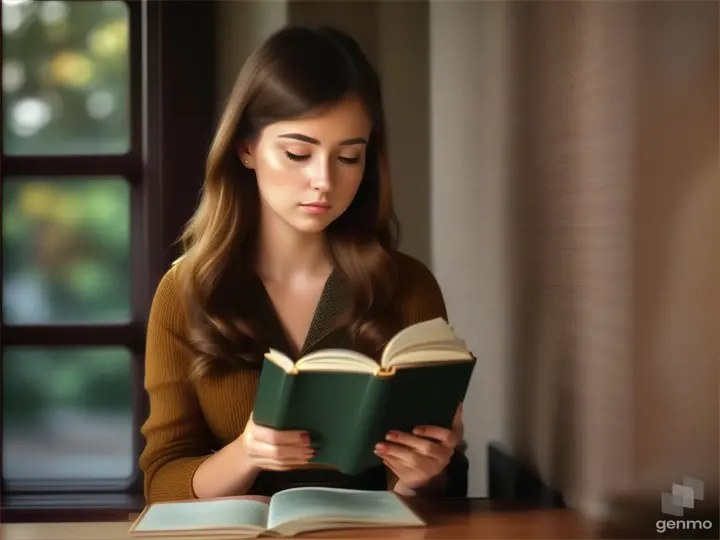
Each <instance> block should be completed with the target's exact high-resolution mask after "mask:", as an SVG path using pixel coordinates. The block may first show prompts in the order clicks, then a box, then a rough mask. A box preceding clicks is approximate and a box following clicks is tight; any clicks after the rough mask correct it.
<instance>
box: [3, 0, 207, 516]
mask: <svg viewBox="0 0 720 540" xmlns="http://www.w3.org/2000/svg"><path fill="white" fill-rule="evenodd" d="M125 2H126V4H127V5H128V9H129V16H130V40H129V44H130V49H129V51H130V79H131V81H130V85H131V90H130V96H131V102H132V104H131V128H130V129H131V132H130V143H131V144H130V151H129V152H128V153H127V154H125V155H107V156H57V157H55V156H52V157H49V156H48V157H45V156H38V157H35V156H5V155H4V153H0V173H1V174H2V177H3V178H4V177H6V176H12V177H22V176H37V175H51V176H53V177H55V176H63V175H72V176H73V177H76V178H77V177H81V176H97V175H121V176H124V177H125V178H126V180H127V181H128V182H129V184H130V186H131V208H132V214H131V233H130V235H131V244H130V249H131V321H130V322H127V323H121V324H100V325H72V326H60V325H58V326H55V325H32V326H30V325H22V326H17V325H6V324H4V323H3V325H2V330H1V331H0V338H1V340H2V345H3V346H5V345H36V346H42V347H52V346H92V345H119V346H124V347H127V348H128V349H129V350H130V351H131V354H132V360H131V370H132V378H133V391H134V392H133V418H134V422H133V425H134V433H133V436H134V440H133V448H134V451H135V456H136V457H137V456H139V454H140V452H141V451H142V448H143V446H144V440H143V439H142V436H141V434H140V431H139V428H140V426H141V425H142V422H144V420H145V418H146V417H147V411H148V404H147V397H146V395H145V391H144V387H143V377H144V352H145V330H146V323H147V316H148V312H149V309H150V305H151V302H152V297H153V294H154V292H155V287H156V286H157V283H158V282H159V281H160V279H161V278H162V275H163V274H164V272H165V271H166V270H167V268H169V266H170V264H171V262H172V261H173V260H174V259H175V258H177V256H178V255H179V250H178V246H177V245H176V240H177V238H178V236H179V234H180V233H181V231H182V228H183V227H184V224H185V223H186V221H187V219H188V218H189V217H190V215H191V214H192V211H193V209H194V207H195V205H196V203H197V194H198V190H199V189H200V187H201V185H202V176H203V173H204V166H205V157H206V153H207V148H208V145H209V143H210V140H211V138H212V132H213V129H214V123H215V122H214V112H215V84H214V79H215V74H216V71H215V54H216V53H215V41H214V35H215V31H214V30H215V2H206V1H189V2H154V1H148V0H125ZM0 17H1V15H0ZM0 105H2V96H1V95H0ZM1 108H2V107H0V109H1ZM188 111H192V114H188ZM0 114H4V110H3V111H2V112H0ZM0 118H1V117H0ZM1 145H2V142H1V141H0V150H2V146H1ZM57 181H58V182H62V178H58V180H57ZM0 257H2V255H1V254H0ZM1 263H2V259H1V258H0V264H1ZM0 294H1V291H0ZM1 309H2V304H1V303H0V314H1V313H2V311H1ZM1 366H2V356H1V349H0V388H1V387H2V386H1V385H2V369H1ZM1 407H2V404H1V403H0V408H1ZM0 412H1V410H0ZM1 449H2V414H0V522H3V521H4V522H12V521H15V522H17V521H58V520H60V521H69V520H70V521H84V520H106V519H127V516H128V513H130V512H137V511H139V510H140V509H141V508H142V506H143V505H144V499H143V495H142V488H143V478H142V474H141V473H140V471H137V474H136V475H135V477H134V478H133V479H132V481H131V483H130V485H128V486H119V485H113V484H102V483H98V484H97V485H96V486H93V488H92V489H84V490H83V491H78V490H77V489H73V486H72V485H70V484H66V485H58V484H56V485H52V484H51V483H48V484H47V485H42V486H36V487H34V488H33V489H32V490H29V491H28V490H26V489H25V490H23V492H16V491H12V490H10V491H8V489H7V488H12V487H13V486H12V485H7V484H6V482H4V481H2V476H1V475H2V451H1ZM26 487H27V486H26Z"/></svg>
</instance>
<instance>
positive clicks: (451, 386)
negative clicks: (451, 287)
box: [253, 318, 475, 474]
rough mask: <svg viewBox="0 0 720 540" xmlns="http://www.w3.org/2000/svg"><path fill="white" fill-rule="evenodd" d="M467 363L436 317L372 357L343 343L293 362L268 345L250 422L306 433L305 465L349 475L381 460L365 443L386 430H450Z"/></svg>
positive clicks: (470, 364) (468, 356)
mask: <svg viewBox="0 0 720 540" xmlns="http://www.w3.org/2000/svg"><path fill="white" fill-rule="evenodd" d="M474 366H475V358H474V356H473V355H472V353H471V352H470V351H469V350H468V349H467V346H466V344H465V342H464V341H463V340H462V339H460V338H459V337H458V336H457V335H456V334H455V331H454V329H453V327H452V326H451V325H450V324H448V323H447V321H445V320H444V319H442V318H436V319H432V320H429V321H424V322H420V323H417V324H414V325H412V326H409V327H407V328H405V329H403V330H401V331H400V332H398V333H397V334H396V335H395V336H394V337H393V338H392V339H390V340H389V342H388V343H387V345H386V347H385V349H384V350H383V353H382V355H381V358H380V361H379V362H377V361H375V360H374V359H372V358H370V357H368V356H365V355H362V354H360V353H358V352H356V351H352V350H345V349H325V350H320V351H315V352H312V353H310V354H308V355H306V356H304V357H303V358H300V359H298V360H297V361H296V362H294V361H293V360H292V359H291V358H289V357H288V356H286V355H284V354H283V353H282V352H280V351H277V350H274V349H270V351H268V352H267V354H266V355H265V361H264V363H263V369H262V374H261V376H260V382H259V385H258V391H257V395H256V398H255V406H254V411H253V421H254V422H255V423H256V424H259V425H265V426H269V427H271V428H274V429H280V430H289V429H299V430H305V431H307V432H309V434H310V437H311V440H312V442H313V445H314V446H315V448H316V454H315V456H314V457H313V459H312V462H313V463H316V464H320V465H326V466H330V467H333V468H336V469H338V470H340V471H341V472H344V473H346V474H357V473H359V472H362V471H363V470H365V469H367V468H369V467H371V466H373V465H378V464H380V463H381V461H380V458H379V457H378V456H376V455H375V454H374V453H373V449H374V446H375V443H377V442H379V441H381V440H383V439H384V438H385V434H386V433H387V432H388V431H390V430H396V431H404V432H407V433H410V432H411V431H412V430H413V428H414V427H416V426H419V425H432V426H440V427H444V428H447V429H449V428H451V427H452V420H453V417H454V416H455V412H456V410H457V408H458V405H459V404H460V403H461V402H462V401H463V399H464V398H465V394H466V392H467V389H468V385H469V383H470V377H471V375H472V372H473V369H474Z"/></svg>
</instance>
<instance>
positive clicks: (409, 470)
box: [375, 405, 463, 490]
mask: <svg viewBox="0 0 720 540" xmlns="http://www.w3.org/2000/svg"><path fill="white" fill-rule="evenodd" d="M462 435H463V425H462V405H460V406H459V407H458V409H457V412H456V413H455V418H454V419H453V424H452V429H445V428H441V427H438V426H417V427H416V428H415V429H413V432H412V434H410V433H402V432H397V431H390V432H388V433H387V435H386V437H385V439H386V441H385V442H382V443H378V444H377V445H376V446H375V454H377V455H378V456H379V457H380V458H382V460H383V462H384V463H385V466H386V467H388V468H389V469H390V470H391V471H392V472H393V473H395V476H397V478H398V483H400V484H401V485H402V486H403V487H405V488H408V489H410V490H416V489H419V488H422V487H425V486H427V485H428V484H429V483H430V482H431V481H433V480H434V479H436V478H437V477H438V476H440V475H441V474H442V473H443V472H444V471H445V468H446V467H447V465H448V463H449V462H450V458H451V457H452V455H453V453H454V452H455V448H456V446H457V445H458V444H459V442H460V440H461V439H462Z"/></svg>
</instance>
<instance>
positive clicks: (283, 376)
mask: <svg viewBox="0 0 720 540" xmlns="http://www.w3.org/2000/svg"><path fill="white" fill-rule="evenodd" d="M296 378H297V375H291V374H289V373H286V372H285V371H284V370H283V369H281V368H279V367H278V366H276V365H275V364H274V363H272V362H270V361H269V360H265V364H264V366H263V370H262V373H261V375H260V381H259V383H258V391H257V394H256V397H255V405H254V409H253V421H254V422H255V423H256V424H258V425H263V426H268V427H271V428H273V429H285V428H286V427H287V426H286V423H287V415H288V413H289V410H290V407H289V404H290V399H291V397H292V392H293V386H294V385H293V383H294V381H295V379H296Z"/></svg>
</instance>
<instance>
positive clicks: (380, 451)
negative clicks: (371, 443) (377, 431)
mask: <svg viewBox="0 0 720 540" xmlns="http://www.w3.org/2000/svg"><path fill="white" fill-rule="evenodd" d="M375 452H377V453H378V454H384V453H385V452H387V446H385V445H384V444H383V443H378V444H376V445H375Z"/></svg>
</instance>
